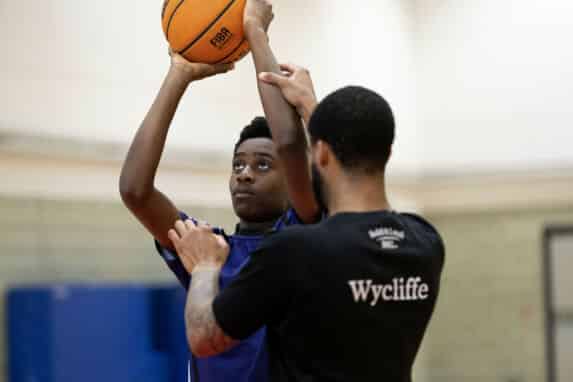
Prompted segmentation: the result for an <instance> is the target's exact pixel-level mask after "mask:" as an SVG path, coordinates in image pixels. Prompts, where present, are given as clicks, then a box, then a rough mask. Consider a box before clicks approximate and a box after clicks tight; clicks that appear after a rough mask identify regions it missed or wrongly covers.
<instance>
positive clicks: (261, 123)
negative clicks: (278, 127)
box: [233, 117, 273, 153]
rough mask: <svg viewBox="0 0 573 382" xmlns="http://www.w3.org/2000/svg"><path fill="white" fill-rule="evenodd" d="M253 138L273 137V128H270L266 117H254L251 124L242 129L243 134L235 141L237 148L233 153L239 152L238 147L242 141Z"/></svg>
mask: <svg viewBox="0 0 573 382" xmlns="http://www.w3.org/2000/svg"><path fill="white" fill-rule="evenodd" d="M251 138H269V139H273V136H272V134H271V129H270V128H269V124H268V122H267V120H266V118H265V117H255V119H253V120H252V121H251V123H250V124H248V125H247V126H245V127H244V128H243V130H241V135H240V136H239V140H238V141H237V143H235V149H234V150H233V153H236V152H237V149H238V148H239V146H240V145H241V143H243V142H244V141H246V140H247V139H251Z"/></svg>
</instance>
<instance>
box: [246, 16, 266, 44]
mask: <svg viewBox="0 0 573 382" xmlns="http://www.w3.org/2000/svg"><path fill="white" fill-rule="evenodd" d="M243 31H244V33H245V37H246V38H247V40H250V39H253V38H255V37H258V36H265V37H266V36H267V32H266V31H265V28H263V26H262V25H261V23H259V22H258V21H254V20H245V23H244V24H243Z"/></svg>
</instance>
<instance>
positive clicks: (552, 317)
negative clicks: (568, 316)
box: [542, 225, 573, 382]
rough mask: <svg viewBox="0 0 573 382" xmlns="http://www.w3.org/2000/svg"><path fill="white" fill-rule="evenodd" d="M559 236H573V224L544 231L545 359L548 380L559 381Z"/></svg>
mask: <svg viewBox="0 0 573 382" xmlns="http://www.w3.org/2000/svg"><path fill="white" fill-rule="evenodd" d="M558 236H568V237H569V236H570V237H573V225H549V226H547V227H546V228H545V230H544V232H543V272H542V274H543V289H544V291H543V292H544V293H543V304H544V310H545V360H546V370H547V381H548V382H557V355H556V349H555V345H556V333H555V331H556V321H557V319H556V314H555V309H554V307H555V301H554V297H555V296H554V295H553V281H554V275H553V271H552V269H553V268H552V266H553V262H552V261H553V259H552V252H551V243H552V240H554V239H555V238H556V237H558Z"/></svg>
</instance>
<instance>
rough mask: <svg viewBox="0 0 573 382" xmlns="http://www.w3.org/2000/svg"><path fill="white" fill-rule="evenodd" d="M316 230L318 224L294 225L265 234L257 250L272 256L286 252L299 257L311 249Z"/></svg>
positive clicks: (290, 255) (291, 256)
mask: <svg viewBox="0 0 573 382" xmlns="http://www.w3.org/2000/svg"><path fill="white" fill-rule="evenodd" d="M317 231H318V225H315V224H313V225H304V226H303V225H294V226H289V227H286V228H284V229H282V230H280V231H274V232H271V233H269V234H267V235H266V236H265V237H264V238H263V240H262V242H261V244H260V246H259V252H263V253H265V254H268V255H272V256H280V255H282V254H285V253H288V255H289V258H291V259H292V258H293V257H301V256H304V255H305V254H307V253H308V252H309V251H311V250H312V247H313V246H314V240H313V237H314V236H315V234H316V232H317Z"/></svg>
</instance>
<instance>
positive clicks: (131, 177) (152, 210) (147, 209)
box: [119, 54, 232, 249]
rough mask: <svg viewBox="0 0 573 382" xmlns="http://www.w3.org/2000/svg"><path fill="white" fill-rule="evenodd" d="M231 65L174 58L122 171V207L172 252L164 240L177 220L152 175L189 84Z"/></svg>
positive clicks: (168, 243)
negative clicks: (190, 61)
mask: <svg viewBox="0 0 573 382" xmlns="http://www.w3.org/2000/svg"><path fill="white" fill-rule="evenodd" d="M231 68H232V65H218V66H212V65H206V64H195V63H189V62H187V61H186V60H185V59H184V58H183V57H181V56H179V55H177V54H173V55H172V59H171V67H170V69H169V72H168V73H167V76H166V78H165V80H164V82H163V85H162V86H161V89H160V90H159V94H158V95H157V97H156V99H155V102H154V103H153V105H152V106H151V109H150V110H149V112H148V113H147V116H146V117H145V119H144V121H143V123H142V125H141V127H140V128H139V130H138V131H137V133H136V135H135V138H134V139H133V142H132V143H131V147H130V149H129V152H128V154H127V157H126V159H125V162H124V164H123V168H122V170H121V177H120V180H119V189H120V194H121V198H122V200H123V202H124V204H125V205H126V206H127V207H128V208H129V209H130V210H131V212H132V213H133V214H134V215H135V216H136V217H137V219H138V220H139V221H140V222H141V223H142V224H143V225H144V226H145V228H147V230H148V231H149V232H150V233H151V234H152V235H153V236H154V237H155V239H156V240H157V241H158V242H159V243H160V244H161V245H162V246H164V247H165V248H169V249H173V246H172V244H171V242H170V241H169V238H168V236H167V232H168V230H169V229H170V228H171V227H173V224H174V223H175V221H176V220H177V219H178V218H179V215H178V211H177V208H176V207H175V205H174V204H173V202H171V200H170V199H169V198H168V197H167V196H165V195H164V194H163V193H161V191H159V190H158V189H157V188H156V187H155V175H156V173H157V167H158V166H159V162H160V160H161V154H162V153H163V148H164V146H165V139H166V137H167V132H168V130H169V126H170V125H171V121H172V120H173V116H174V114H175V111H176V110H177V106H178V105H179V101H180V100H181V97H182V96H183V94H184V93H185V90H186V89H187V87H188V86H189V84H190V83H191V82H192V81H196V80H200V79H202V78H205V77H209V76H212V75H215V74H217V73H223V72H226V71H228V70H230V69H231Z"/></svg>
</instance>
